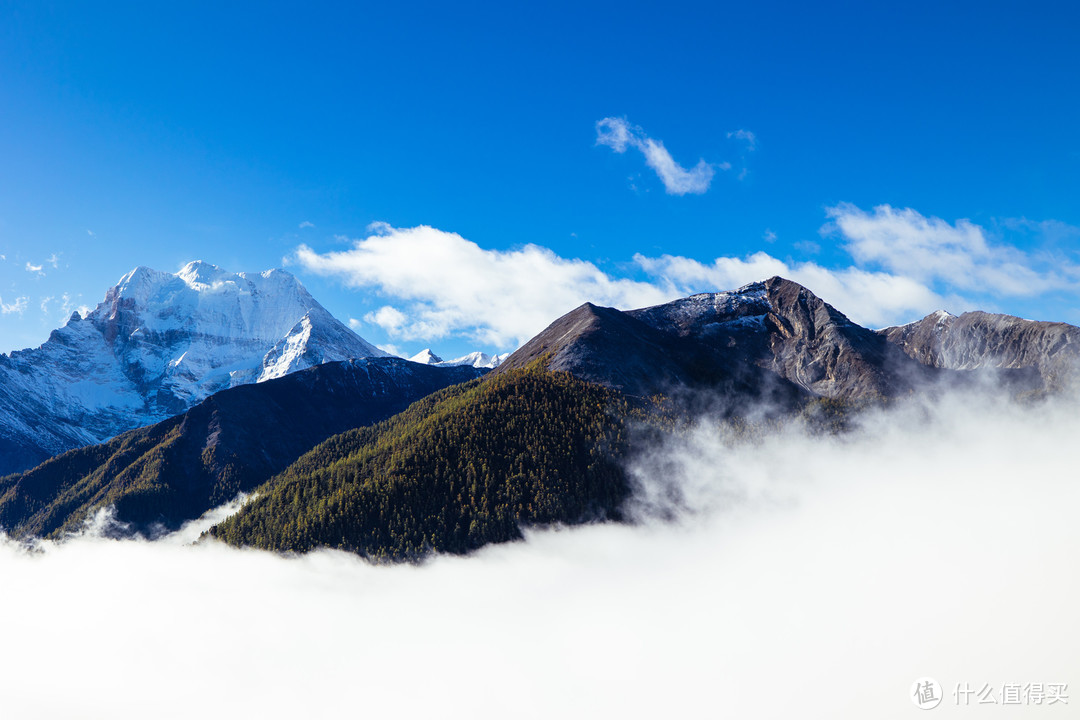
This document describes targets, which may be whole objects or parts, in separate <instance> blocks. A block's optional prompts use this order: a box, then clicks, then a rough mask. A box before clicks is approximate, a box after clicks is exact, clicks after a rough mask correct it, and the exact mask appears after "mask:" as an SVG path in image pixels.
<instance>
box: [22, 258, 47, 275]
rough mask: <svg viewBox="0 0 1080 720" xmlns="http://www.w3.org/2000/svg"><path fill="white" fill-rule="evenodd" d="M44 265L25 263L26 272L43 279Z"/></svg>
mask: <svg viewBox="0 0 1080 720" xmlns="http://www.w3.org/2000/svg"><path fill="white" fill-rule="evenodd" d="M43 268H44V265H34V264H32V263H30V262H29V261H27V263H26V272H28V273H32V274H34V275H37V276H38V277H45V271H44V269H43Z"/></svg>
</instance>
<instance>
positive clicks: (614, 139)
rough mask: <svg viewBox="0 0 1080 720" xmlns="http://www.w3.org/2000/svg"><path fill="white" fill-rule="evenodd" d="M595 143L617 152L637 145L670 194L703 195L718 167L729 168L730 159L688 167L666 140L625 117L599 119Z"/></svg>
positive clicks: (699, 163)
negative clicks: (666, 144)
mask: <svg viewBox="0 0 1080 720" xmlns="http://www.w3.org/2000/svg"><path fill="white" fill-rule="evenodd" d="M596 144H597V145H605V146H607V147H609V148H611V149H612V150H614V151H615V152H617V153H624V152H626V149H627V148H634V149H635V150H637V151H639V152H640V153H641V154H642V155H644V156H645V164H646V165H648V166H649V167H650V168H651V169H652V170H653V172H655V173H656V176H657V177H659V178H660V182H662V183H664V189H665V190H666V191H667V193H668V194H669V195H687V194H692V195H701V194H703V193H704V192H705V191H707V190H708V189H709V185H710V184H711V183H712V179H713V176H714V175H715V174H716V168H717V167H719V168H721V169H723V170H727V169H728V168H730V165H728V164H727V163H721V164H720V165H710V164H709V163H707V162H705V160H704V159H700V160H698V162H697V165H695V166H694V167H692V168H690V169H689V170H687V169H686V168H684V167H683V166H682V165H680V164H679V163H677V162H675V159H674V158H673V157H671V153H669V152H668V150H667V148H665V147H664V143H662V142H660V141H659V140H656V139H654V138H651V137H649V136H648V135H646V134H645V131H644V130H642V129H641V128H640V127H638V126H636V125H631V124H630V123H629V122H628V121H627V120H626V118H614V117H607V118H604V119H603V120H599V121H597V123H596Z"/></svg>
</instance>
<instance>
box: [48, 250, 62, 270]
mask: <svg viewBox="0 0 1080 720" xmlns="http://www.w3.org/2000/svg"><path fill="white" fill-rule="evenodd" d="M59 262H60V257H59V256H58V255H57V254H56V253H53V254H52V255H50V256H49V257H47V258H45V263H46V264H47V265H52V266H53V267H54V268H55V267H59Z"/></svg>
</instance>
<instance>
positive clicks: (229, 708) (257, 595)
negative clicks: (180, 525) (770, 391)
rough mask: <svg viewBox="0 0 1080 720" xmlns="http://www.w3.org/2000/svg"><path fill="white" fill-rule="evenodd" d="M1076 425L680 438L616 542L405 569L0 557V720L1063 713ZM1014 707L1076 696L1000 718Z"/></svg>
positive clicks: (957, 419) (73, 555) (271, 561)
mask: <svg viewBox="0 0 1080 720" xmlns="http://www.w3.org/2000/svg"><path fill="white" fill-rule="evenodd" d="M1078 410H1080V406H1078V405H1077V404H1076V403H1075V402H1071V401H1070V402H1066V401H1058V402H1053V403H1041V404H1035V405H1026V406H1019V405H1015V404H1013V403H1011V402H1009V401H1006V400H1001V399H995V398H993V397H990V396H988V395H979V396H975V395H966V396H957V395H953V396H949V397H946V398H941V399H938V400H937V401H935V402H933V403H931V404H927V403H920V404H915V403H912V404H910V405H904V406H901V407H898V408H893V409H891V410H889V411H887V412H880V413H871V414H870V415H868V416H867V417H866V418H865V419H864V420H863V421H862V422H861V423H860V425H859V427H857V428H856V429H854V430H853V431H852V432H850V433H847V434H845V435H842V436H822V435H817V434H814V433H810V432H807V431H805V430H803V429H800V428H799V427H796V426H788V427H786V428H781V429H778V430H776V431H773V432H770V433H766V434H763V435H761V436H758V437H756V438H754V439H753V440H752V441H750V442H747V441H745V440H738V439H733V438H731V437H730V436H729V434H728V433H726V432H724V431H723V429H722V428H718V427H717V426H715V425H713V424H711V423H709V422H707V421H703V422H701V423H699V424H698V425H697V427H696V428H695V429H694V430H692V431H690V432H687V433H685V434H684V435H681V436H679V437H678V438H675V439H672V440H671V441H670V442H669V443H667V444H666V445H665V446H663V447H657V448H653V449H651V451H650V452H647V453H642V454H641V455H640V457H639V459H638V460H637V462H636V464H635V467H634V470H633V475H634V478H635V481H636V482H637V483H638V485H639V487H638V492H637V495H636V500H635V504H634V512H635V514H636V516H637V517H638V518H639V522H638V523H637V524H634V525H615V524H607V525H594V526H588V527H583V528H574V529H549V530H541V531H534V532H530V533H529V534H528V536H527V538H526V540H525V541H523V542H517V543H511V544H507V545H502V546H495V547H490V548H488V549H486V550H484V551H482V552H479V553H477V554H475V555H473V556H470V557H466V558H457V557H440V558H436V559H434V560H432V561H430V562H427V563H425V564H423V565H420V566H372V565H369V564H366V563H365V562H363V561H361V560H359V559H357V558H356V557H353V556H351V555H347V554H343V553H338V552H318V553H313V554H311V555H308V556H306V557H300V558H296V557H288V558H287V557H279V556H277V555H273V554H270V553H265V552H259V551H252V550H236V549H232V548H228V547H224V546H221V545H219V544H217V543H212V542H211V543H205V542H204V543H198V544H195V545H192V544H190V541H191V540H193V539H195V538H196V537H197V536H198V533H199V531H200V530H201V529H202V527H204V526H205V525H206V523H207V522H211V521H212V518H209V519H204V521H203V523H202V524H201V525H200V524H194V525H192V526H190V527H188V528H186V529H185V531H182V533H180V534H177V535H174V536H171V537H169V538H167V539H166V540H164V541H158V542H154V543H151V542H145V541H116V540H109V539H104V538H101V537H97V536H95V535H94V534H93V533H92V532H88V533H86V534H84V535H83V536H82V537H79V538H75V539H72V540H69V541H67V542H64V543H61V544H60V545H53V544H43V545H41V546H39V547H38V548H37V549H36V550H34V551H32V552H29V551H27V550H26V549H25V548H24V547H23V546H21V545H19V544H17V543H14V542H10V541H4V542H3V543H2V545H0V588H2V590H0V618H2V623H3V631H2V636H0V637H2V643H3V645H2V651H0V716H2V717H12V718H57V717H78V718H194V717H199V718H210V717H226V716H231V717H257V718H296V717H312V718H330V717H348V718H353V717H356V718H363V717H371V718H387V717H395V718H436V717H438V718H444V717H515V718H516V717H522V718H534V717H535V718H549V717H581V718H607V717H631V718H657V717H670V718H690V717H717V718H740V719H745V718H785V719H790V718H800V719H802V718H875V719H878V718H906V717H923V715H922V713H923V712H924V711H922V710H920V709H919V708H917V707H916V706H915V705H914V704H913V702H912V701H911V699H910V697H909V696H910V694H911V686H912V683H913V682H914V681H915V680H916V679H917V678H921V677H927V676H928V677H932V678H934V679H936V680H937V681H938V682H939V683H940V685H941V688H942V692H943V693H944V699H943V701H942V703H941V704H940V705H939V706H938V707H937V708H936V709H934V710H932V711H930V712H931V715H930V716H931V717H972V718H980V717H985V718H990V717H997V716H1003V717H1004V716H1008V717H1015V718H1020V717H1023V718H1029V717H1030V718H1042V717H1045V718H1059V717H1060V718H1064V717H1071V716H1074V715H1075V712H1076V706H1078V705H1080V662H1078V661H1077V659H1076V658H1077V652H1076V649H1077V648H1078V647H1080V613H1077V610H1076V608H1077V605H1078V601H1080V563H1077V561H1076V560H1077V555H1078V553H1080V522H1078V520H1080V482H1078V477H1077V475H1078V473H1077V467H1078V465H1077V459H1078V457H1077V455H1078V452H1077V447H1078V446H1077V444H1076V442H1075V438H1077V437H1080V412H1078ZM223 512H227V509H224V510H222V511H219V515H220V514H221V513H223ZM1030 683H1041V684H1044V685H1049V684H1068V689H1067V690H1066V692H1069V691H1075V692H1076V693H1077V697H1076V698H1075V699H1072V698H1070V699H1069V704H1067V705H1066V704H1065V703H1063V702H1057V703H1055V704H1054V705H1048V704H1047V703H1046V702H1043V704H1041V705H1035V704H1033V703H1032V702H1031V701H1030V699H1028V700H1027V701H1026V702H1025V703H1024V704H1021V705H1016V706H1011V707H1010V706H1002V705H1001V702H1002V688H1003V686H1005V685H1015V684H1021V685H1025V684H1030ZM958 686H959V687H961V688H963V689H966V688H971V689H972V690H974V691H978V690H982V689H983V688H984V686H987V687H989V688H990V689H991V691H992V697H994V698H995V700H996V701H997V702H996V705H990V704H988V703H983V704H979V703H978V700H979V699H980V698H979V697H978V696H976V695H973V694H970V695H967V696H966V698H967V702H968V703H969V704H968V705H966V706H965V705H963V704H962V703H963V702H964V699H963V698H964V697H965V696H963V695H961V697H960V699H959V700H958V699H957V697H954V695H953V691H954V690H955V689H957V687H958ZM986 697H987V696H985V695H984V696H983V698H984V699H985V698H986ZM958 702H959V703H961V704H958Z"/></svg>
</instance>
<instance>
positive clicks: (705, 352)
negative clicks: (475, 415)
mask: <svg viewBox="0 0 1080 720" xmlns="http://www.w3.org/2000/svg"><path fill="white" fill-rule="evenodd" d="M547 352H550V353H552V359H551V362H550V365H549V368H550V369H552V370H567V371H569V372H571V373H573V374H574V375H576V376H578V377H580V378H582V379H584V380H590V381H593V382H599V383H601V384H604V385H607V386H609V387H613V388H616V389H619V390H622V391H623V392H626V393H628V394H631V395H639V396H642V395H649V394H652V393H666V392H669V391H671V389H672V388H678V387H684V386H691V387H693V386H711V387H715V388H717V389H721V390H724V391H726V392H733V393H735V394H739V395H742V396H746V397H756V398H758V399H764V398H771V399H774V400H781V399H788V400H791V399H797V398H799V397H814V396H818V397H829V398H845V399H864V398H869V397H881V396H892V395H896V394H899V393H903V392H907V391H908V390H910V389H911V388H912V387H914V386H915V385H916V384H918V383H920V382H925V381H927V380H928V379H930V378H931V377H932V376H933V375H934V374H935V373H934V372H933V370H931V369H928V368H926V367H924V366H923V365H921V364H920V363H918V362H916V361H914V360H913V359H912V358H910V357H908V356H907V355H905V354H904V353H903V352H902V351H900V349H899V348H897V347H895V346H894V345H892V344H890V343H889V342H888V341H887V340H886V339H885V338H884V337H881V336H879V335H877V334H876V333H874V332H873V331H871V330H868V329H866V328H863V327H861V326H859V325H856V324H855V323H853V322H851V321H850V320H848V319H847V317H845V316H844V315H843V314H842V313H840V312H839V311H837V310H836V309H835V308H833V307H832V306H831V305H829V304H827V303H825V302H824V301H822V300H821V299H820V298H818V297H817V296H815V295H814V294H813V293H811V292H810V291H809V290H807V289H806V288H804V287H802V286H801V285H798V284H797V283H793V282H791V281H789V280H784V279H783V278H779V277H774V278H770V279H769V280H766V281H763V282H757V283H751V284H750V285H746V286H744V287H742V288H739V289H738V290H735V291H733V292H724V293H705V294H700V295H693V296H691V297H688V298H683V299H681V300H675V301H674V302H670V303H666V304H664V305H658V306H655V307H650V308H644V309H641V310H631V311H629V312H621V311H619V310H615V309H613V308H598V307H596V306H594V305H591V304H586V305H583V306H582V307H580V308H578V309H577V310H574V311H573V312H571V313H569V314H567V315H565V316H563V317H562V318H560V319H559V320H557V321H555V322H554V323H553V324H552V325H551V326H550V327H548V328H547V329H546V330H545V331H544V332H542V333H541V334H540V335H538V336H537V337H536V338H533V339H532V340H531V341H529V342H528V343H527V344H526V345H525V346H523V347H522V348H521V349H520V350H518V351H517V352H516V353H514V354H513V355H511V356H510V358H509V359H508V360H506V361H505V362H504V363H503V365H502V366H501V367H503V368H512V367H521V366H524V365H525V364H527V363H528V362H529V361H531V360H532V359H534V358H536V357H539V356H540V355H542V354H544V353H547Z"/></svg>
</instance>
